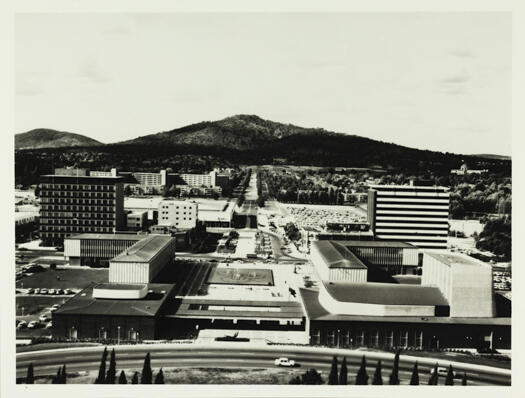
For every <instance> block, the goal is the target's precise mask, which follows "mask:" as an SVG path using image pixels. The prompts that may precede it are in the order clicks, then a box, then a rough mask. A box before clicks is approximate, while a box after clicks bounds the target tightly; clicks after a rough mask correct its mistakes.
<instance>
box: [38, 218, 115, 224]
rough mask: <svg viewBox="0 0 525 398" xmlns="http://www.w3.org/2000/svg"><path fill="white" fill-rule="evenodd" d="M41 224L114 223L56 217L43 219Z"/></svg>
mask: <svg viewBox="0 0 525 398" xmlns="http://www.w3.org/2000/svg"><path fill="white" fill-rule="evenodd" d="M40 225H42V226H44V225H107V226H110V225H114V222H113V220H64V219H60V220H54V219H46V218H44V219H41V220H40Z"/></svg>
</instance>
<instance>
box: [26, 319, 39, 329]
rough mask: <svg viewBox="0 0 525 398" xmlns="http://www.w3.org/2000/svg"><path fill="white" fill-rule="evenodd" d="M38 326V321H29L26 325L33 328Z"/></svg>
mask: <svg viewBox="0 0 525 398" xmlns="http://www.w3.org/2000/svg"><path fill="white" fill-rule="evenodd" d="M38 326H40V323H39V322H38V321H31V322H29V325H27V328H28V329H35V328H37V327H38Z"/></svg>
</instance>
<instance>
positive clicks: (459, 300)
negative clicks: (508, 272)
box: [421, 251, 496, 317]
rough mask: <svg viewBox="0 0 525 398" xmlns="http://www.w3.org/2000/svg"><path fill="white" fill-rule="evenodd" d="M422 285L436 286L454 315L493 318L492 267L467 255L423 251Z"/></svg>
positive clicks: (494, 311) (451, 314) (494, 312)
mask: <svg viewBox="0 0 525 398" xmlns="http://www.w3.org/2000/svg"><path fill="white" fill-rule="evenodd" d="M421 283H422V284H423V285H432V286H437V287H438V288H439V289H440V290H441V291H442V292H443V295H444V296H445V298H446V299H447V300H448V302H449V303H450V316H453V317H494V316H495V314H496V310H495V302H494V292H493V280H492V266H491V265H490V264H486V263H483V262H481V261H479V260H476V259H474V258H472V257H470V256H467V255H465V254H460V253H451V252H446V251H443V252H426V253H425V255H424V257H423V277H422V282H421Z"/></svg>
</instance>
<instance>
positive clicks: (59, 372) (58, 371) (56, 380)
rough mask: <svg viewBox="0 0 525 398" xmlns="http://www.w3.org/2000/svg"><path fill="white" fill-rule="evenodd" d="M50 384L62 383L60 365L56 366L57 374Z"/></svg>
mask: <svg viewBox="0 0 525 398" xmlns="http://www.w3.org/2000/svg"><path fill="white" fill-rule="evenodd" d="M51 384H62V367H60V366H59V367H58V369H57V374H56V375H55V377H53V380H52V381H51Z"/></svg>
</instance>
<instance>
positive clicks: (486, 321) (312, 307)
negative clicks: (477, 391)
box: [299, 288, 511, 326]
mask: <svg viewBox="0 0 525 398" xmlns="http://www.w3.org/2000/svg"><path fill="white" fill-rule="evenodd" d="M299 294H300V295H301V298H302V299H303V303H304V308H305V310H306V314H307V316H308V318H309V319H310V320H312V321H326V322H377V323H419V324H422V323H428V324H464V325H501V326H510V325H511V318H509V317H504V318H503V317H501V318H464V317H461V318H459V317H453V318H452V317H444V316H428V317H419V316H368V315H338V314H331V313H329V312H328V311H327V310H326V309H325V308H324V307H323V306H322V305H321V304H320V303H319V290H317V289H305V288H301V289H299Z"/></svg>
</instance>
